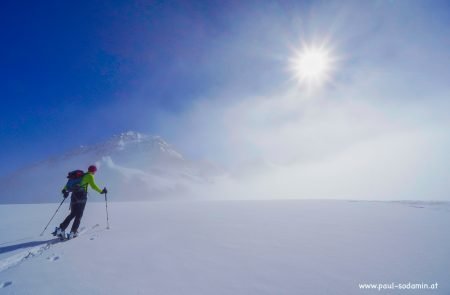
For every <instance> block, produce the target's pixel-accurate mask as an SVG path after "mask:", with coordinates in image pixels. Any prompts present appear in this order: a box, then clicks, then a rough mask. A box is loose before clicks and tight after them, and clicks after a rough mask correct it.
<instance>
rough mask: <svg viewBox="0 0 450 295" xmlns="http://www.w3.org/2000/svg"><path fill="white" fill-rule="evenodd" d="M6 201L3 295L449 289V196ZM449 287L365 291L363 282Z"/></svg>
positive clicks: (0, 208) (0, 226)
mask: <svg viewBox="0 0 450 295" xmlns="http://www.w3.org/2000/svg"><path fill="white" fill-rule="evenodd" d="M108 205H109V206H108V209H109V217H110V225H111V229H110V230H106V229H105V223H106V212H105V206H104V203H103V204H102V203H92V202H89V203H88V204H87V208H86V211H85V214H84V217H83V220H82V224H81V226H82V227H84V230H83V232H82V233H81V235H80V236H79V237H78V238H76V239H74V240H71V241H68V242H55V241H54V240H53V239H52V236H51V235H50V232H51V231H52V230H53V228H54V226H55V225H57V224H58V223H59V222H61V221H62V219H63V218H64V216H65V215H66V214H67V213H68V211H67V204H66V205H65V206H63V207H62V209H61V210H60V212H59V213H58V214H57V216H56V217H55V219H54V221H53V222H52V224H51V226H50V227H49V230H47V232H46V234H45V235H44V236H43V237H39V233H40V232H41V231H42V228H43V227H44V226H45V224H46V223H47V222H48V219H49V218H50V217H51V215H52V214H53V213H54V211H55V210H56V208H57V206H58V204H38V205H0V216H2V222H1V223H0V233H1V234H0V293H1V294H186V295H190V294H195V295H197V294H233V295H240V294H242V295H244V294H245V295H248V294H258V295H259V294H296V295H297V294H334V295H338V294H345V295H349V294H350V295H351V294H375V293H377V294H449V293H450V283H449V281H448V274H449V271H450V254H449V251H448V249H450V236H449V235H448V228H449V225H450V205H449V203H445V202H441V203H427V202H419V203H417V202H415V203H412V202H356V201H326V200H314V201H313V200H259V201H258V200H253V201H242V200H241V201H238V200H235V201H231V200H228V201H171V202H113V203H110V204H108ZM391 282H396V283H408V282H411V283H430V284H431V283H435V282H437V283H439V288H438V289H437V290H432V291H431V290H403V291H400V290H395V291H387V290H385V291H375V290H370V291H368V290H366V291H364V290H360V289H359V287H358V284H360V283H376V284H378V283H387V284H388V283H391Z"/></svg>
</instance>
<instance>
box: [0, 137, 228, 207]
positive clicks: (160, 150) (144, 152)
mask: <svg viewBox="0 0 450 295" xmlns="http://www.w3.org/2000/svg"><path fill="white" fill-rule="evenodd" d="M91 164H96V165H97V166H98V167H99V171H98V173H97V175H96V180H97V183H98V184H99V185H100V186H102V187H103V186H107V187H108V188H109V190H110V191H114V194H112V195H111V197H112V198H113V199H114V198H119V196H120V198H121V199H120V200H123V201H127V200H128V201H129V200H149V199H150V200H155V199H163V198H167V197H175V196H179V195H183V196H186V195H188V194H189V192H191V191H192V190H193V189H194V188H195V187H196V186H203V185H204V184H207V183H209V182H211V178H212V177H214V176H215V175H218V174H220V173H221V171H220V170H219V169H217V168H216V167H214V166H213V165H211V164H209V163H204V162H194V161H190V160H188V159H186V158H184V157H183V156H182V155H181V154H180V153H178V152H177V151H176V150H175V149H174V148H173V147H172V146H171V145H170V144H168V143H167V142H166V141H164V140H163V139H162V138H161V137H159V136H149V135H145V134H142V133H139V132H134V131H128V132H124V133H121V134H119V135H116V136H113V137H112V138H111V139H109V140H107V141H105V142H101V143H98V144H96V145H93V146H81V147H79V148H77V149H75V150H73V151H70V152H68V153H66V154H64V155H61V156H55V157H53V158H50V159H47V160H45V161H42V162H40V163H37V164H35V165H31V166H29V167H26V168H24V169H21V170H19V171H16V172H14V173H12V174H11V175H7V176H5V177H3V178H0V181H1V183H2V190H1V191H0V203H14V204H17V203H49V202H55V200H57V199H58V198H59V197H60V195H61V193H60V191H61V189H62V187H63V186H64V184H65V182H66V181H67V179H66V176H67V173H68V172H69V171H72V170H75V169H81V170H84V171H86V169H87V167H88V166H89V165H91ZM94 195H95V194H94Z"/></svg>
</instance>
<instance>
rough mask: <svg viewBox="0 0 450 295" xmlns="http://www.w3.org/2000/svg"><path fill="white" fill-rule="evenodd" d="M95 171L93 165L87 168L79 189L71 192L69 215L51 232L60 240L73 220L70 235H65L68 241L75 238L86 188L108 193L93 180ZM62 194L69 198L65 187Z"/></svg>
mask: <svg viewBox="0 0 450 295" xmlns="http://www.w3.org/2000/svg"><path fill="white" fill-rule="evenodd" d="M96 171H97V167H95V166H94V165H91V166H89V168H88V172H87V173H85V174H84V175H83V176H82V179H81V182H80V185H79V189H78V190H75V191H72V196H71V200H70V214H69V215H68V216H67V217H66V219H64V221H63V222H62V223H61V224H60V225H59V227H56V228H55V231H54V232H53V235H54V236H59V237H60V238H61V239H65V238H66V236H65V230H66V228H67V227H68V226H69V223H70V221H72V219H74V218H75V220H74V222H73V224H72V229H71V230H70V234H68V235H67V238H68V239H72V238H74V237H76V236H77V234H78V232H77V230H78V227H79V226H80V221H81V217H83V211H84V207H85V206H86V202H87V189H88V186H91V187H92V189H94V190H95V191H97V192H98V193H100V194H106V193H107V192H108V191H107V190H106V187H105V188H104V189H103V190H101V189H100V188H99V187H98V186H97V184H96V183H95V180H94V174H95V172H96ZM62 194H63V196H64V198H67V197H68V196H69V191H68V190H67V186H64V188H63V190H62Z"/></svg>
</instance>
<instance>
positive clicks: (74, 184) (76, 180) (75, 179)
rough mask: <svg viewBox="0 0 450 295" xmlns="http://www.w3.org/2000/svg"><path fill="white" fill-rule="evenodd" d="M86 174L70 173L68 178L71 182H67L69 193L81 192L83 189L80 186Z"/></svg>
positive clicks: (81, 171) (75, 171)
mask: <svg viewBox="0 0 450 295" xmlns="http://www.w3.org/2000/svg"><path fill="white" fill-rule="evenodd" d="M84 174H85V173H84V172H83V170H74V171H71V172H69V174H68V175H67V178H68V179H69V180H67V184H66V190H67V191H69V192H76V191H79V190H80V189H81V186H80V184H81V180H82V179H83V176H84Z"/></svg>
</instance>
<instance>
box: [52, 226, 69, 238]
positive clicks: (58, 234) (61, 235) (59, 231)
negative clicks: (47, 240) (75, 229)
mask: <svg viewBox="0 0 450 295" xmlns="http://www.w3.org/2000/svg"><path fill="white" fill-rule="evenodd" d="M52 235H54V236H55V237H59V238H60V239H61V240H63V239H65V238H66V233H65V232H64V230H62V229H60V228H59V227H56V228H55V231H54V232H52Z"/></svg>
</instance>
